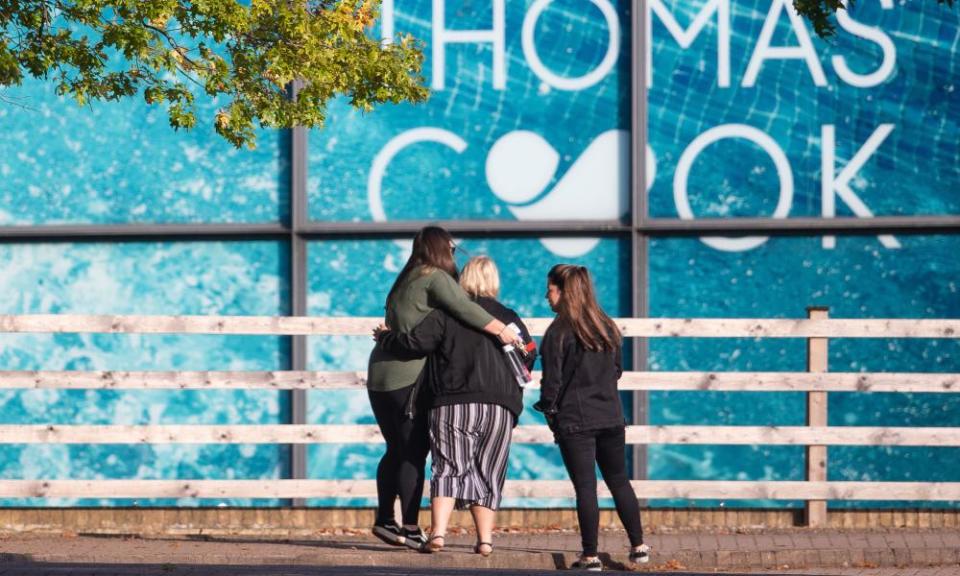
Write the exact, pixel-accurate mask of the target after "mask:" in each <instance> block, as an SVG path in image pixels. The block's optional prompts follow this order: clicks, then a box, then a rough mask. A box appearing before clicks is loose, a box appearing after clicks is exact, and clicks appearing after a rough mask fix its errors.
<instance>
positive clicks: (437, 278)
mask: <svg viewBox="0 0 960 576" xmlns="http://www.w3.org/2000/svg"><path fill="white" fill-rule="evenodd" d="M427 294H428V296H429V297H430V300H431V302H430V304H431V306H434V307H435V308H443V309H444V310H446V311H447V313H449V314H450V315H451V316H453V317H454V318H456V319H457V320H460V321H461V322H464V323H466V324H468V325H470V326H472V327H473V328H476V329H478V330H482V329H483V328H484V327H485V326H486V325H487V324H489V323H490V322H491V321H493V320H495V318H494V317H493V316H492V315H490V313H489V312H487V311H486V310H484V309H483V308H481V307H480V305H479V304H477V303H476V302H474V301H473V300H471V299H470V297H469V296H468V295H467V293H466V292H464V291H463V288H461V287H460V285H459V284H457V281H456V280H454V279H453V278H451V277H450V275H449V274H447V273H446V272H444V271H442V270H434V271H433V272H431V278H430V283H429V284H428V285H427Z"/></svg>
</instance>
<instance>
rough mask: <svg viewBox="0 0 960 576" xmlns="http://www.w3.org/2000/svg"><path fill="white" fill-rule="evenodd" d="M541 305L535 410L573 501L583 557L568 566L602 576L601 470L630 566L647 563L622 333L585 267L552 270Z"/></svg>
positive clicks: (560, 267) (558, 266) (555, 268)
mask: <svg viewBox="0 0 960 576" xmlns="http://www.w3.org/2000/svg"><path fill="white" fill-rule="evenodd" d="M546 298H547V301H548V302H549V303H550V308H551V309H553V311H554V312H556V313H557V317H556V319H555V320H554V321H553V323H552V324H550V327H549V328H547V332H546V334H544V337H543V343H542V354H543V380H542V384H541V389H540V401H539V402H537V404H536V405H535V408H537V409H538V410H540V411H542V412H544V413H546V414H547V416H548V422H549V423H550V428H551V429H552V430H553V434H554V437H555V438H556V440H557V444H559V445H560V454H561V456H563V463H564V466H566V468H567V472H568V473H569V474H570V479H571V480H572V481H573V486H574V490H575V492H576V496H577V521H578V522H579V523H580V536H581V540H582V544H583V551H582V553H581V555H580V558H579V559H578V560H577V562H576V563H574V565H573V567H574V568H581V569H586V570H591V571H598V570H602V568H603V565H602V564H601V562H600V559H599V557H598V556H597V537H598V531H599V524H600V512H599V507H598V505H597V476H596V472H595V469H594V464H596V465H597V466H599V468H600V473H601V474H602V475H603V480H604V482H605V483H606V484H607V487H608V488H610V492H611V494H612V495H613V500H614V503H615V504H616V507H617V515H618V516H620V521H621V522H622V523H623V526H624V528H626V530H627V536H628V537H629V538H630V546H631V549H630V561H631V562H634V563H642V562H647V561H648V560H649V549H648V548H647V546H646V545H645V544H644V543H643V527H642V525H641V523H640V506H639V504H638V503H637V498H636V495H635V494H634V493H633V489H632V488H631V486H630V480H629V478H628V477H627V470H626V457H625V454H624V450H625V448H626V444H625V438H624V431H625V429H624V419H623V407H622V406H621V404H620V395H619V393H618V391H617V380H619V379H620V375H621V374H622V373H623V368H622V365H621V355H620V345H621V337H620V330H619V329H618V328H617V325H616V324H615V323H614V322H613V320H611V319H610V317H609V316H607V315H606V314H605V313H604V312H603V310H601V309H600V306H599V305H598V304H597V300H596V297H595V296H594V290H593V284H592V282H591V280H590V274H589V272H587V269H586V268H585V267H583V266H569V265H565V264H558V265H556V266H554V267H553V268H552V269H551V270H550V273H549V274H548V275H547V294H546Z"/></svg>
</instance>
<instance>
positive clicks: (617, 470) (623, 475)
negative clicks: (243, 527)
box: [558, 426, 643, 556]
mask: <svg viewBox="0 0 960 576" xmlns="http://www.w3.org/2000/svg"><path fill="white" fill-rule="evenodd" d="M558 443H559V444H560V454H561V456H563V464H564V466H566V467H567V472H568V473H569V474H570V479H571V480H573V488H574V490H576V493H577V521H578V522H579V523H580V538H581V540H582V541H583V542H582V543H583V554H584V555H585V556H596V555H597V538H598V532H599V531H600V507H599V506H598V504H597V473H596V469H595V468H594V463H596V464H597V465H598V466H599V467H600V473H601V474H602V475H603V481H604V482H605V483H606V484H607V487H608V488H610V492H611V494H612V495H613V502H614V504H616V507H617V515H618V516H620V522H622V523H623V527H624V528H626V530H627V537H628V538H629V539H630V545H631V546H639V545H640V544H643V525H642V524H641V523H640V505H639V504H638V503H637V497H636V495H635V494H634V493H633V488H631V487H630V479H629V478H628V477H627V465H626V454H625V452H624V450H625V448H626V446H625V443H624V429H623V427H622V426H618V427H616V428H605V429H602V430H587V431H584V432H577V433H573V434H564V435H561V436H560V438H559V442H558Z"/></svg>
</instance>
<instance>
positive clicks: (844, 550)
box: [0, 530, 960, 573]
mask: <svg viewBox="0 0 960 576" xmlns="http://www.w3.org/2000/svg"><path fill="white" fill-rule="evenodd" d="M648 543H649V544H650V545H651V546H652V548H653V555H652V560H651V562H650V564H648V565H643V566H632V565H630V564H629V563H628V562H627V558H626V546H625V545H626V538H625V536H624V535H623V533H622V532H621V533H616V532H613V533H607V532H605V533H604V534H603V536H602V538H601V550H613V551H617V552H616V553H612V554H601V558H602V559H603V561H604V564H605V565H606V566H607V567H608V568H610V569H616V570H629V569H639V570H642V571H647V570H684V569H686V570H704V571H710V570H716V569H721V570H731V569H732V570H751V569H769V570H790V569H812V568H813V569H816V568H892V567H901V568H902V567H925V566H950V565H958V573H960V545H957V544H958V543H960V532H958V531H955V530H953V531H949V532H943V531H927V532H909V533H904V532H903V531H897V532H893V533H846V532H829V533H823V532H821V533H813V534H811V533H807V532H799V531H798V532H792V533H772V532H770V533H759V534H721V535H717V534H681V535H664V534H655V535H651V536H649V537H648ZM495 544H496V549H495V551H494V553H493V555H492V556H490V557H489V558H483V557H481V556H479V555H476V554H473V553H472V537H471V536H453V535H451V537H450V538H449V543H448V546H447V549H445V550H444V551H443V552H440V553H437V554H419V553H417V552H415V551H413V550H408V549H399V548H392V547H388V546H386V545H384V544H382V543H380V542H379V541H378V540H376V539H374V538H372V537H369V536H342V537H330V536H325V537H321V538H315V539H310V540H301V541H295V542H290V541H286V542H285V541H267V540H263V539H261V540H249V539H238V538H233V539H226V538H209V539H204V540H197V539H178V538H167V539H140V538H110V537H90V536H80V537H72V538H71V537H60V538H57V537H37V536H29V537H27V536H17V537H6V538H4V539H2V540H0V567H2V565H3V564H11V563H23V562H28V561H32V562H37V563H47V564H57V563H78V564H81V563H82V564H127V565H129V564H157V565H160V564H170V565H223V566H239V565H246V566H252V565H255V566H268V565H270V566H369V567H381V568H396V567H404V568H447V569H479V568H497V569H514V570H516V569H520V568H522V569H531V570H556V569H565V568H567V567H568V566H569V565H570V564H571V563H572V562H573V561H574V560H575V558H576V554H575V551H576V550H578V549H579V535H577V534H572V533H559V534H517V533H510V534H503V535H498V536H497V537H496V538H495Z"/></svg>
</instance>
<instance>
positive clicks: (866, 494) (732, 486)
mask: <svg viewBox="0 0 960 576" xmlns="http://www.w3.org/2000/svg"><path fill="white" fill-rule="evenodd" d="M600 484H601V486H599V487H598V489H597V493H598V494H599V495H600V496H602V497H609V496H610V492H609V491H608V490H607V489H606V487H605V486H602V483H600ZM631 485H632V486H633V488H634V490H635V491H636V492H637V494H642V495H643V496H644V497H645V498H670V499H683V500H695V499H718V500H721V499H722V500H735V499H748V500H808V499H814V500H960V483H937V482H803V481H778V482H766V481H742V480H741V481H726V480H723V481H720V480H704V481H700V480H679V481H678V480H634V481H632V482H631ZM0 494H2V495H3V496H4V497H7V498H104V497H110V498H137V499H140V498H177V499H179V498H210V499H220V498H328V497H337V498H375V497H376V495H377V483H376V481H375V480H280V479H277V480H0ZM107 495H109V496H107ZM573 496H574V492H573V485H572V484H571V483H570V481H569V480H536V481H530V480H507V482H506V484H505V486H504V497H506V498H572V497H573Z"/></svg>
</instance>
